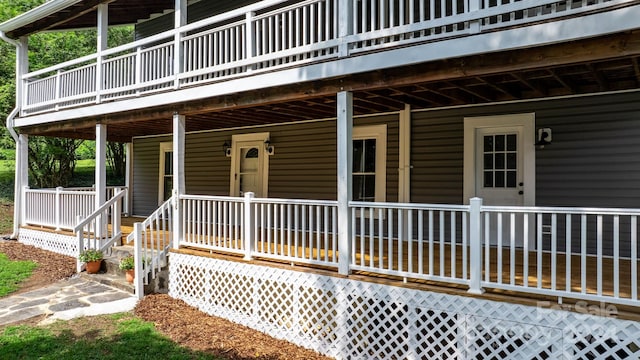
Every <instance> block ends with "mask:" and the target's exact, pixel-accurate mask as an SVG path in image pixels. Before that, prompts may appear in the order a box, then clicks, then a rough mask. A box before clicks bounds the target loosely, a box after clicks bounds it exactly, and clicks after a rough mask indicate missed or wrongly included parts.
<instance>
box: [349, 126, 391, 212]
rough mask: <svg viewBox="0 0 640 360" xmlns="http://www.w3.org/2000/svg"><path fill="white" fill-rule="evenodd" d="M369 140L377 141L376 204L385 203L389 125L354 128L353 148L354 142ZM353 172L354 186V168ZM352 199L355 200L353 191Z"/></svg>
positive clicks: (352, 136)
mask: <svg viewBox="0 0 640 360" xmlns="http://www.w3.org/2000/svg"><path fill="white" fill-rule="evenodd" d="M368 139H374V140H376V170H375V182H376V189H375V200H374V202H385V201H386V199H387V124H379V125H361V126H354V127H353V133H352V135H351V141H352V147H353V141H355V140H368ZM352 151H353V150H352ZM351 170H352V174H351V181H352V184H353V166H352V168H351ZM351 197H352V198H353V191H352V194H351Z"/></svg>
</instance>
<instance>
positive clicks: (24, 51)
mask: <svg viewBox="0 0 640 360" xmlns="http://www.w3.org/2000/svg"><path fill="white" fill-rule="evenodd" d="M19 44H20V46H18V47H17V48H16V105H17V106H20V107H21V108H24V107H25V106H26V105H27V96H26V91H27V87H26V81H25V80H23V79H22V75H24V74H26V73H28V72H29V40H28V37H26V36H23V37H21V38H20V41H19ZM23 185H26V184H23Z"/></svg>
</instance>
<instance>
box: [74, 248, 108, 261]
mask: <svg viewBox="0 0 640 360" xmlns="http://www.w3.org/2000/svg"><path fill="white" fill-rule="evenodd" d="M103 258H104V255H103V254H102V251H100V250H95V249H88V250H84V251H81V252H80V254H78V260H80V261H81V262H83V263H88V262H92V261H100V260H102V259H103Z"/></svg>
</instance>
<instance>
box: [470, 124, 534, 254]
mask: <svg viewBox="0 0 640 360" xmlns="http://www.w3.org/2000/svg"><path fill="white" fill-rule="evenodd" d="M534 126H535V116H534V114H514V115H502V116H488V117H475V118H465V119H464V129H465V151H464V196H465V201H468V200H469V199H470V198H472V197H479V198H482V199H483V204H484V205H495V206H533V205H535V148H534ZM524 221H525V220H524V216H523V215H522V214H515V215H514V216H511V215H510V214H507V213H504V214H503V215H502V218H501V219H499V217H498V215H497V214H491V216H490V223H489V226H490V227H491V229H490V235H489V236H490V241H491V244H494V245H495V244H498V243H499V242H501V243H502V244H503V245H504V246H507V245H509V244H510V243H511V234H512V232H513V234H514V238H513V240H514V241H515V245H516V246H519V247H521V246H523V245H524V240H525V238H526V239H528V244H529V245H532V244H533V243H534V239H533V228H534V227H533V222H532V221H533V219H532V217H530V218H529V220H528V225H530V226H529V228H528V231H527V233H526V234H525V233H524ZM500 222H501V223H502V225H501V226H500V225H499V223H500ZM498 227H501V231H498Z"/></svg>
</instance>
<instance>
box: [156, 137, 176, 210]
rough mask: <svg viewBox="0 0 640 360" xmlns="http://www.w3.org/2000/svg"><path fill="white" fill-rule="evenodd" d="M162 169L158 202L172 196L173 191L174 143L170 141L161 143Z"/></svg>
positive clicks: (160, 202)
mask: <svg viewBox="0 0 640 360" xmlns="http://www.w3.org/2000/svg"><path fill="white" fill-rule="evenodd" d="M159 160H160V166H159V168H160V171H159V175H160V176H159V184H158V204H162V203H163V202H165V201H167V200H168V199H169V198H170V197H171V193H172V192H173V145H172V143H170V142H166V143H160V159H159Z"/></svg>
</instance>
